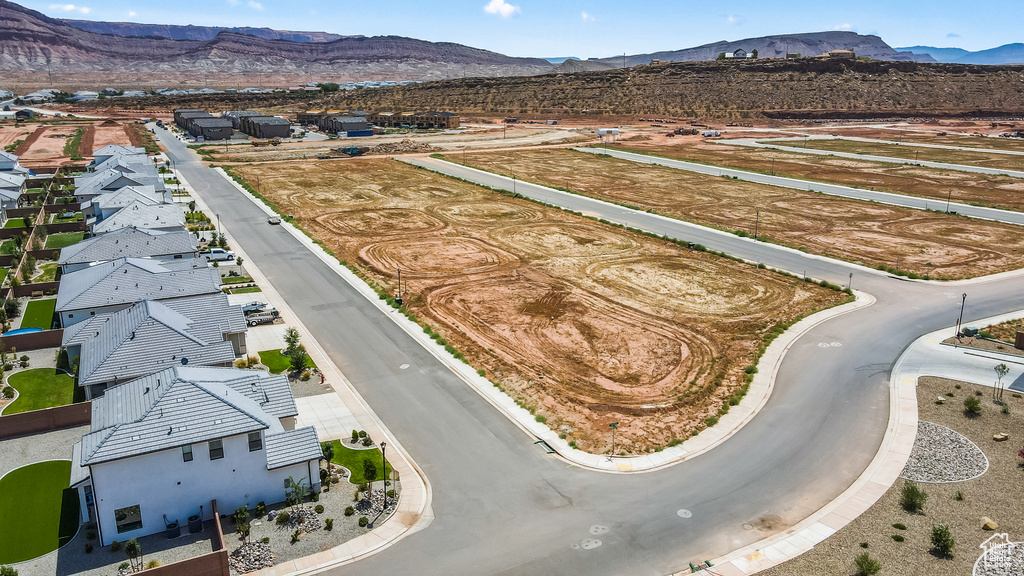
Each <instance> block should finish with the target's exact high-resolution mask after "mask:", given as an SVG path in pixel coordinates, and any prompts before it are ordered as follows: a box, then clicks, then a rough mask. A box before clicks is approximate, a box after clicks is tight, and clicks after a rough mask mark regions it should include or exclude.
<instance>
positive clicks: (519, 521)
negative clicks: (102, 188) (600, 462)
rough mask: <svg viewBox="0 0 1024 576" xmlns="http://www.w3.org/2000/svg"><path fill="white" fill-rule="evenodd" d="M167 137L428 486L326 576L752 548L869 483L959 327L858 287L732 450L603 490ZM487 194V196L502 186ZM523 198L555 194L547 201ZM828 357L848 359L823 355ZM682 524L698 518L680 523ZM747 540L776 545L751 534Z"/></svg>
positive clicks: (838, 271) (746, 247)
mask: <svg viewBox="0 0 1024 576" xmlns="http://www.w3.org/2000/svg"><path fill="white" fill-rule="evenodd" d="M160 135H161V136H162V138H161V139H162V140H163V141H164V144H165V145H167V147H168V148H169V150H170V156H171V157H172V158H173V159H174V160H175V161H176V162H177V168H178V169H179V170H181V171H182V172H183V173H184V175H185V177H186V178H187V179H188V180H189V181H190V182H191V183H193V185H194V187H195V188H196V190H197V192H198V193H199V194H200V195H201V196H202V197H203V198H204V200H205V201H206V202H207V204H208V205H209V206H210V207H211V208H212V209H213V210H214V211H215V212H217V213H219V214H220V215H221V216H222V217H223V218H224V225H225V226H226V227H227V228H228V229H229V230H230V231H231V234H232V236H233V237H234V239H235V242H237V243H239V244H240V245H242V246H243V247H244V249H245V251H246V252H247V253H248V254H249V255H250V257H251V258H252V259H253V260H254V261H255V263H256V264H257V265H258V266H259V267H260V268H261V270H263V271H265V272H266V275H267V277H268V278H269V280H270V281H271V282H272V283H273V285H274V286H275V288H276V289H277V290H278V291H279V292H280V293H281V294H282V295H283V296H284V297H285V298H287V299H288V302H289V305H290V306H291V307H292V308H293V310H294V312H295V313H296V314H297V315H299V316H300V317H301V319H302V322H303V323H304V324H305V325H306V327H307V328H308V329H309V330H310V332H312V335H313V336H314V337H315V338H316V339H317V340H318V341H319V342H320V344H321V345H322V347H323V348H324V350H325V351H326V352H327V353H328V354H330V355H331V357H332V358H333V359H334V360H335V362H336V363H337V364H338V366H339V367H340V368H341V369H342V370H343V371H344V373H345V374H346V376H347V377H348V378H349V380H350V381H351V382H352V383H353V385H354V386H355V387H356V388H357V389H358V390H359V392H360V394H362V395H363V397H364V398H365V399H366V400H367V402H368V403H369V404H370V405H371V406H373V408H374V411H375V412H376V413H377V414H378V416H380V418H381V419H382V420H383V421H384V422H385V423H386V424H387V426H388V427H389V428H390V430H391V431H392V432H393V433H394V434H395V435H396V436H397V437H398V438H399V439H400V440H401V442H402V444H403V445H404V446H405V448H406V449H407V450H408V452H409V453H410V454H411V456H412V457H413V459H415V460H416V462H417V463H418V465H419V466H420V467H421V468H422V469H423V470H424V472H425V473H426V475H427V477H428V478H429V479H430V482H431V484H432V487H433V502H432V507H433V511H434V514H435V517H436V518H435V520H434V522H433V523H432V524H431V525H430V526H429V527H428V528H427V529H425V530H423V531H420V532H417V533H415V534H412V535H410V536H408V537H406V538H404V539H403V540H401V541H400V542H398V543H397V544H395V545H393V546H391V547H390V548H387V549H385V550H383V551H381V552H380V553H377V554H375V555H373V556H371V557H368V558H366V559H363V560H361V561H359V562H357V563H354V564H350V565H346V566H341V567H338V568H335V569H331V570H329V572H330V573H331V574H446V575H450V574H555V573H557V574H581V575H582V574H587V575H598V574H623V573H627V572H628V573H630V574H651V575H660V574H667V573H670V572H674V571H678V570H683V569H686V568H687V567H688V562H690V561H693V562H695V563H696V562H697V561H699V560H703V559H708V558H713V557H716V556H718V555H721V554H724V553H726V552H729V551H731V550H733V549H736V548H739V547H741V546H744V545H747V544H750V543H753V542H755V541H757V540H760V539H761V538H763V537H765V536H767V535H769V534H770V533H773V532H775V531H778V530H780V529H784V528H785V527H786V526H788V525H792V524H795V523H796V522H798V521H799V520H801V519H803V518H804V517H806V516H807V515H808V514H810V513H811V512H812V511H814V510H816V509H818V508H820V507H821V506H822V505H824V504H825V503H827V502H828V501H830V500H831V499H833V498H834V497H835V496H836V495H838V494H839V493H840V492H842V491H843V490H845V489H846V488H847V487H848V486H849V485H850V484H851V482H852V481H853V480H854V479H855V478H856V477H857V476H858V475H859V474H860V473H861V472H862V471H863V470H864V468H865V467H866V466H867V464H868V462H869V461H870V460H871V458H872V457H873V456H874V453H875V451H876V450H877V448H878V446H879V444H880V441H881V438H882V435H883V432H884V429H885V424H886V421H887V418H888V413H889V403H888V375H889V370H890V368H891V366H892V364H893V362H894V360H895V359H896V358H897V357H898V355H899V354H900V351H901V350H902V349H903V348H904V347H905V346H906V345H907V343H909V342H911V341H913V340H914V339H915V338H916V337H917V336H919V335H921V334H923V333H926V332H930V331H932V330H935V329H937V328H941V327H943V326H947V325H949V324H950V323H951V322H952V321H953V320H954V319H955V317H956V314H957V313H958V310H959V304H960V300H959V294H960V292H961V290H962V288H961V287H950V286H938V285H928V284H923V283H913V282H904V281H900V280H896V279H892V278H889V277H887V276H884V275H878V274H875V273H870V272H869V273H863V274H857V275H856V276H855V278H854V282H855V283H857V287H858V288H860V289H862V290H866V291H869V292H871V293H872V294H874V295H875V296H876V297H877V298H878V303H877V304H876V305H875V306H872V307H869V308H867V309H864V310H862V311H860V312H856V313H852V314H847V315H844V316H841V317H839V318H837V319H835V320H832V321H830V322H827V323H825V324H823V325H821V326H818V327H817V328H815V329H813V330H812V331H811V332H810V333H809V334H807V335H806V336H805V337H804V338H802V339H801V340H800V341H798V342H797V343H796V344H795V345H794V347H793V348H792V349H791V350H790V352H789V355H788V356H787V358H786V360H785V361H784V362H783V364H782V367H781V369H780V372H779V380H778V382H777V384H776V386H775V390H774V393H773V395H772V397H771V399H770V400H769V401H768V404H767V406H766V407H765V409H764V410H763V411H762V413H761V414H760V415H759V416H757V417H755V418H754V419H753V420H752V421H751V422H750V423H749V424H748V425H747V426H746V427H744V428H743V429H741V430H740V431H739V432H738V433H737V434H736V435H735V436H733V437H732V438H731V439H730V440H728V441H726V442H725V443H723V444H722V445H720V446H719V447H718V448H716V449H715V450H713V451H711V452H709V453H706V454H704V455H701V456H699V457H697V458H694V459H693V460H691V461H688V462H685V463H682V464H679V465H676V466H673V467H670V468H667V469H664V470H660V471H657V472H651V473H646V474H636V475H611V474H602V473H594V472H590V471H586V470H582V469H579V468H576V467H573V466H570V465H567V464H566V463H564V461H562V460H560V459H558V458H556V457H552V456H548V455H545V454H544V452H543V451H542V450H541V449H540V448H539V447H537V446H535V445H533V444H532V443H531V439H530V438H529V437H527V436H526V435H525V434H523V433H522V432H521V431H520V430H519V429H518V428H517V427H516V426H515V425H514V424H512V423H511V422H510V421H509V420H508V419H506V418H505V417H504V416H502V415H501V414H500V413H499V412H498V411H497V410H496V409H495V408H493V407H492V406H491V405H490V404H488V403H487V402H486V401H484V400H483V399H482V398H481V397H480V396H478V395H477V394H476V393H475V392H473V391H472V390H471V389H470V388H469V387H468V386H467V385H465V384H464V383H463V382H462V381H460V380H459V379H458V378H456V377H455V376H454V374H452V373H451V372H449V371H448V370H446V369H445V368H444V367H443V366H442V365H440V363H439V362H438V361H437V360H436V359H435V358H434V357H433V356H432V355H431V354H430V353H429V352H427V351H426V350H424V349H422V348H421V347H419V346H418V345H416V344H415V343H414V342H413V341H412V340H411V339H410V338H409V337H408V335H407V334H405V332H403V331H402V330H401V329H400V328H399V327H398V326H397V325H396V324H394V323H393V322H391V321H390V320H389V319H387V318H386V317H385V316H384V315H383V314H382V313H381V312H379V311H378V310H377V309H376V308H375V307H373V306H372V305H371V304H370V303H369V302H367V301H366V300H364V299H363V298H362V297H361V296H359V295H358V294H356V293H355V291H354V290H352V289H351V288H350V287H349V286H348V285H347V284H345V283H344V282H342V281H341V280H340V279H339V278H337V276H335V275H334V274H333V273H331V272H330V270H329V269H328V268H327V267H326V266H325V265H323V264H322V263H321V262H320V261H319V260H318V259H316V258H315V257H314V256H313V255H312V254H310V253H308V252H306V251H305V250H303V249H302V248H301V245H300V244H299V243H298V241H297V240H295V239H294V238H292V237H291V236H290V235H289V234H288V233H287V232H286V231H284V230H280V229H278V228H275V227H270V226H268V225H267V224H266V220H265V215H264V213H263V212H262V211H261V210H259V208H258V207H257V206H255V205H253V204H252V203H251V202H250V201H249V200H248V199H246V198H244V197H242V194H241V193H240V192H238V191H237V190H236V189H235V188H234V187H233V186H230V185H229V184H228V183H226V182H225V181H224V180H223V179H221V178H220V177H219V176H218V175H216V174H215V173H213V172H212V171H210V170H209V169H208V168H205V167H203V166H202V165H201V164H200V163H199V162H198V161H197V160H196V159H195V157H194V156H193V155H192V154H191V153H189V152H188V151H187V150H186V149H185V147H184V145H183V144H181V143H180V142H178V141H177V140H175V139H172V138H170V137H169V136H168V135H167V134H166V133H164V132H161V133H160ZM455 168H461V167H457V166H456V167H455ZM453 171H455V170H454V169H453ZM465 175H466V176H471V177H474V178H477V176H476V175H474V174H470V173H466V174H465ZM493 178H496V180H491V182H493V183H494V184H492V185H503V184H504V183H505V182H504V181H505V180H507V179H501V178H500V177H493ZM477 179H478V180H484V178H477ZM485 183H486V182H485ZM516 187H517V191H518V192H520V193H523V194H528V195H531V196H533V195H534V194H536V195H538V196H541V195H545V194H548V192H546V190H547V189H544V188H541V187H539V186H531V185H523V184H517V185H516ZM552 192H554V191H552ZM559 194H560V193H559ZM558 199H559V200H560V202H559V203H564V204H566V205H570V204H573V203H575V202H577V201H581V200H587V199H584V198H581V197H578V196H572V195H568V194H561V196H560V197H559V198H558ZM591 202H594V201H591ZM602 204H603V203H598V202H594V204H593V205H587V206H585V208H586V209H587V210H588V211H593V212H594V213H595V214H596V215H599V216H601V217H604V218H607V219H608V220H613V221H622V222H628V223H629V224H630V225H633V226H636V227H640V228H646V229H652V230H656V229H664V230H666V233H670V235H673V236H677V237H682V238H687V239H694V240H695V241H699V242H701V243H704V244H706V245H708V246H709V247H714V248H715V249H723V250H726V251H728V252H730V253H733V254H737V255H741V256H744V257H746V258H748V259H750V260H761V261H764V262H767V263H768V264H770V265H772V266H777V267H780V268H787V269H790V270H796V271H800V270H801V269H802V268H803V267H806V269H807V273H808V274H809V275H812V276H815V277H818V278H826V279H829V280H831V281H833V282H842V281H844V280H845V279H847V278H848V274H849V271H850V270H851V269H853V268H852V267H850V266H847V265H844V264H842V263H839V262H834V261H829V260H824V259H820V258H809V257H807V255H803V254H802V253H798V252H794V251H787V250H784V249H779V248H778V247H774V246H770V245H765V244H761V243H754V242H752V241H744V239H740V238H737V237H735V236H731V235H725V234H721V233H717V232H715V231H706V232H704V233H706V234H707V235H708V238H707V239H706V240H700V239H699V238H700V234H701V232H700V231H699V230H695V227H693V226H690V225H686V224H684V223H681V222H675V221H671V220H668V219H665V218H659V217H655V216H652V215H649V214H643V213H636V212H630V211H626V210H624V209H621V208H619V207H616V206H610V205H607V204H604V205H602ZM659 233H660V232H659ZM966 291H967V292H968V293H969V299H968V313H967V318H980V317H986V316H991V315H994V314H996V313H999V312H1002V311H1004V310H1010V309H1019V308H1024V291H1021V290H1019V281H1014V280H1012V279H1011V280H1002V281H995V282H988V283H984V284H979V285H977V286H971V287H969V288H967V289H966ZM826 340H827V341H829V342H841V343H843V347H840V348H831V347H830V348H819V347H818V346H817V343H818V342H819V341H826ZM402 364H409V365H410V368H408V369H407V370H402V369H400V365H402ZM680 509H688V510H690V511H692V517H690V518H685V519H684V518H682V517H681V516H680V515H678V514H677V511H678V510H680ZM759 519H763V520H764V521H763V522H760V523H759V522H758V520H759ZM744 523H750V524H753V525H760V526H768V525H770V526H772V528H770V529H769V528H765V530H766V531H765V532H761V531H759V530H758V529H744V528H743V524H744ZM588 539H593V540H588ZM597 541H599V542H600V545H599V546H597V547H594V546H593V545H594V544H595V543H596V542H597Z"/></svg>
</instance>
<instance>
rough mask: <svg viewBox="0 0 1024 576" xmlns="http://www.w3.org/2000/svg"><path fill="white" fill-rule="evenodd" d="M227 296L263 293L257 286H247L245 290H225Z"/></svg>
mask: <svg viewBox="0 0 1024 576" xmlns="http://www.w3.org/2000/svg"><path fill="white" fill-rule="evenodd" d="M227 291H228V294H252V293H255V292H263V290H262V289H260V287H259V286H247V287H245V288H227Z"/></svg>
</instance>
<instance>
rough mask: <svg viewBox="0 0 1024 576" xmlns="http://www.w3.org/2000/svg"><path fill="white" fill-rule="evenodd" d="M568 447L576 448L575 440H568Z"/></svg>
mask: <svg viewBox="0 0 1024 576" xmlns="http://www.w3.org/2000/svg"><path fill="white" fill-rule="evenodd" d="M569 447H570V448H577V446H576V441H575V440H569Z"/></svg>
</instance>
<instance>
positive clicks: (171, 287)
mask: <svg viewBox="0 0 1024 576" xmlns="http://www.w3.org/2000/svg"><path fill="white" fill-rule="evenodd" d="M220 293H221V290H220V274H219V273H218V272H217V270H216V269H215V268H210V267H208V265H207V263H206V261H205V260H203V259H201V258H193V259H182V260H172V261H155V260H150V259H145V258H118V259H117V260H111V261H109V262H103V263H100V264H94V265H93V266H90V267H88V268H84V269H81V270H78V271H75V272H71V273H70V274H65V275H64V276H62V277H61V283H60V288H59V289H58V290H57V304H56V312H57V314H58V315H59V316H60V322H61V326H62V327H64V328H68V327H69V326H71V325H73V324H77V323H78V322H81V321H83V320H88V319H89V318H91V317H93V316H96V315H97V314H108V313H110V312H117V311H118V310H121V309H123V308H127V307H129V306H131V305H132V304H134V303H136V302H138V301H140V300H160V301H164V300H170V299H174V298H187V297H190V296H198V295H201V294H220Z"/></svg>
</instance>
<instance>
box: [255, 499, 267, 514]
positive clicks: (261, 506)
mask: <svg viewBox="0 0 1024 576" xmlns="http://www.w3.org/2000/svg"><path fill="white" fill-rule="evenodd" d="M266 513H267V505H266V504H265V503H263V502H257V503H256V515H257V516H263V515H264V514H266Z"/></svg>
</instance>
